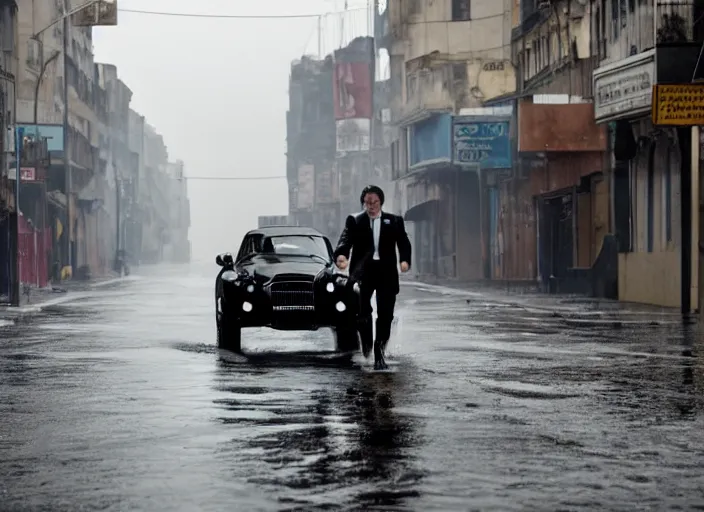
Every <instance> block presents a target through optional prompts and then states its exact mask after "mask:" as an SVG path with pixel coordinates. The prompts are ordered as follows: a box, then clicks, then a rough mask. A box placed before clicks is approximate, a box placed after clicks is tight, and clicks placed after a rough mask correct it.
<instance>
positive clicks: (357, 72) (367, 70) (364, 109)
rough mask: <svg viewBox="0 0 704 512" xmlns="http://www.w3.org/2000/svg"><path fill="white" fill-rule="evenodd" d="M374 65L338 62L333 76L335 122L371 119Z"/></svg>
mask: <svg viewBox="0 0 704 512" xmlns="http://www.w3.org/2000/svg"><path fill="white" fill-rule="evenodd" d="M371 66H372V64H371V63H370V62H369V61H367V62H336V63H335V68H334V71H333V74H332V80H333V101H334V102H335V120H336V121H339V120H341V119H371V118H372V115H373V107H372V72H371V71H372V70H371Z"/></svg>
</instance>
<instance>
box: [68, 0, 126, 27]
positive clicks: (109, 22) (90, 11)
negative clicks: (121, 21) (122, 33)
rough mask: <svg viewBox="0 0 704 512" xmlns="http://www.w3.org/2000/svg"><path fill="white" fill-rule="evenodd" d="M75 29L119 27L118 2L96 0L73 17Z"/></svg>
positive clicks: (72, 21) (72, 22)
mask: <svg viewBox="0 0 704 512" xmlns="http://www.w3.org/2000/svg"><path fill="white" fill-rule="evenodd" d="M71 24H72V25H73V26H74V27H106V26H107V27H113V26H115V25H117V0H96V1H95V2H92V3H90V4H89V5H87V6H86V7H84V8H83V9H81V10H80V11H78V12H77V13H76V14H74V15H73V16H72V17H71Z"/></svg>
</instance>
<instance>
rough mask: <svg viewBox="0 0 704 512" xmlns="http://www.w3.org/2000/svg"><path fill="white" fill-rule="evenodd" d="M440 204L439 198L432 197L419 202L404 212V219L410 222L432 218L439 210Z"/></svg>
mask: <svg viewBox="0 0 704 512" xmlns="http://www.w3.org/2000/svg"><path fill="white" fill-rule="evenodd" d="M439 204H440V200H439V199H430V200H428V201H424V202H422V203H420V204H417V205H415V206H414V207H412V208H410V209H409V210H406V213H404V214H403V220H407V221H409V222H416V221H422V220H430V219H431V218H432V216H433V215H434V214H435V212H436V211H437V208H438V205H439Z"/></svg>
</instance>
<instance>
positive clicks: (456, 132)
mask: <svg viewBox="0 0 704 512" xmlns="http://www.w3.org/2000/svg"><path fill="white" fill-rule="evenodd" d="M509 128H510V121H509V120H491V121H490V120H487V119H481V118H479V119H477V118H470V117H457V118H455V122H454V125H453V129H452V134H453V143H454V163H456V164H458V165H466V166H471V167H474V168H479V169H508V168H510V167H511V163H512V161H511V135H510V131H509Z"/></svg>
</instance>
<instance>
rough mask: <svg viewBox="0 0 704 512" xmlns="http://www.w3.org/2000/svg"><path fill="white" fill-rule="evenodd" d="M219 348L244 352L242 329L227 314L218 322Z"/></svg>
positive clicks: (221, 316)
mask: <svg viewBox="0 0 704 512" xmlns="http://www.w3.org/2000/svg"><path fill="white" fill-rule="evenodd" d="M217 331H218V348H221V349H223V350H229V351H231V352H241V351H242V328H241V327H240V326H239V325H238V324H237V322H236V321H234V320H232V319H231V318H228V316H227V314H222V315H220V319H219V320H218V321H217Z"/></svg>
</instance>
